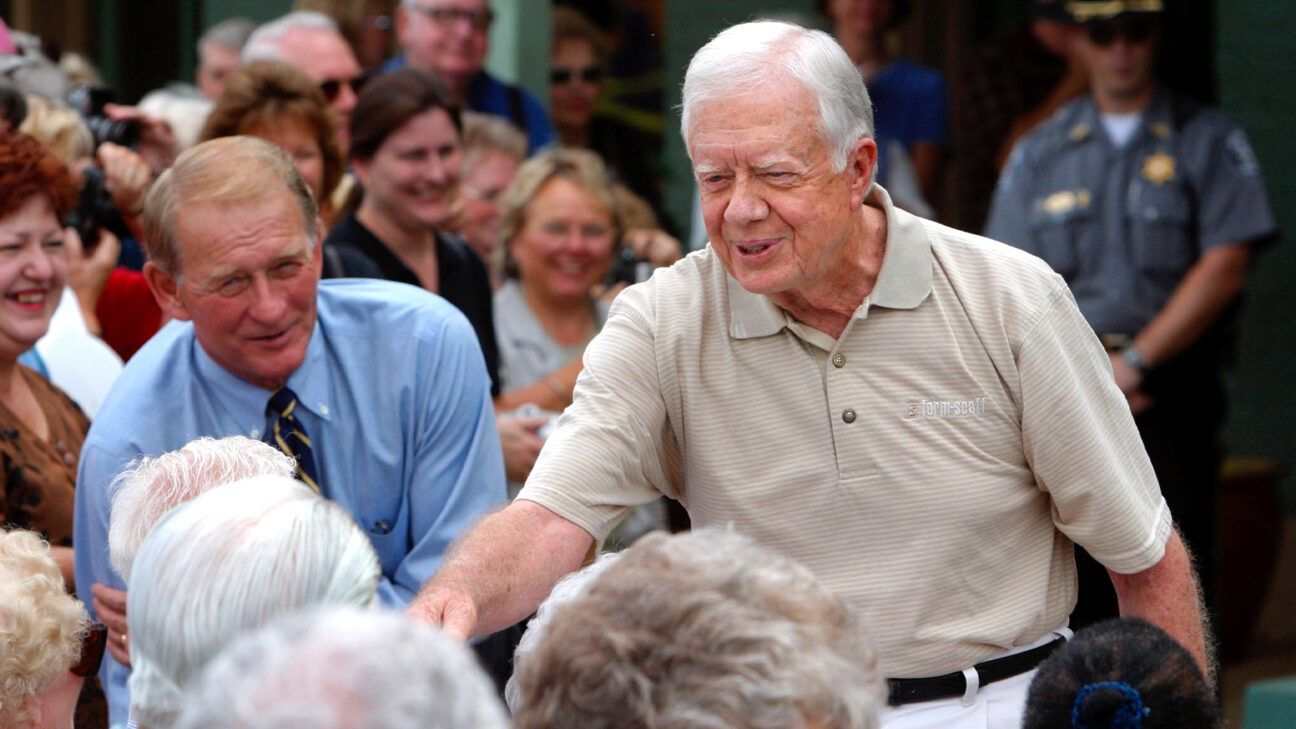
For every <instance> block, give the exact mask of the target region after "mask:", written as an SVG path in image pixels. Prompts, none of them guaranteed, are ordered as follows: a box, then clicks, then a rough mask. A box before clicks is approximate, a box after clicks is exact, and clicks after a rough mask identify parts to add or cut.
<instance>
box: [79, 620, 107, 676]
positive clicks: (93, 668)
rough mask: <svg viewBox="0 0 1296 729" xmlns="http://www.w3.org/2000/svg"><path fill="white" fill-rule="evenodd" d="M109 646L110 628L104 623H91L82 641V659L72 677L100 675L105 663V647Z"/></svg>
mask: <svg viewBox="0 0 1296 729" xmlns="http://www.w3.org/2000/svg"><path fill="white" fill-rule="evenodd" d="M107 645H108V626H107V625H104V624H103V623H91V624H90V627H89V628H87V629H86V634H85V637H84V638H82V639H81V658H79V659H77V662H76V664H74V665H73V666H72V668H71V671H72V675H74V676H80V677H81V678H88V677H90V676H93V675H95V674H96V673H99V664H100V663H103V654H104V647H105V646H107Z"/></svg>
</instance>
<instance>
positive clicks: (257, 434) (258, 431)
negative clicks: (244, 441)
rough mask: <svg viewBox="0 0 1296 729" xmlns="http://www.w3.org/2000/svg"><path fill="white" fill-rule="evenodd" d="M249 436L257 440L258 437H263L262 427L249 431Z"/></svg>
mask: <svg viewBox="0 0 1296 729" xmlns="http://www.w3.org/2000/svg"><path fill="white" fill-rule="evenodd" d="M248 437H249V438H251V439H253V440H256V439H257V438H260V437H261V429H260V428H253V429H252V430H250V431H248Z"/></svg>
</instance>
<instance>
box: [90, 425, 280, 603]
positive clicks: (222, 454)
mask: <svg viewBox="0 0 1296 729" xmlns="http://www.w3.org/2000/svg"><path fill="white" fill-rule="evenodd" d="M296 469H297V462H296V461H294V460H293V459H292V457H291V456H287V455H284V454H283V453H282V452H281V451H279V449H277V448H272V447H270V446H269V445H266V444H265V443H262V442H261V441H257V440H252V439H251V438H246V437H244V436H241V435H233V436H230V437H228V438H220V439H216V438H205V437H204V438H197V439H195V440H191V441H189V442H188V443H186V444H185V445H184V447H182V448H179V449H177V450H174V451H171V452H169V453H163V454H162V455H160V456H158V457H157V458H150V457H148V456H140V457H139V458H136V459H135V460H133V461H131V462H130V463H129V464H127V465H126V467H125V468H123V469H122V470H121V472H119V473H118V474H117V475H116V476H115V477H114V478H113V481H112V485H111V486H110V487H109V488H108V492H109V493H110V494H112V495H113V497H112V515H111V516H110V518H109V521H108V556H109V557H110V558H111V560H112V566H113V569H114V570H116V571H117V574H119V575H121V577H122V579H123V580H125V581H126V582H127V583H129V582H130V575H131V564H132V563H133V562H134V561H135V554H136V553H137V552H138V551H139V548H140V544H141V543H143V541H144V537H146V536H148V533H149V531H151V530H152V529H153V526H154V525H155V524H157V522H158V520H159V519H161V518H162V516H163V515H164V514H166V513H167V512H168V511H170V510H172V509H174V508H175V507H177V506H179V505H181V504H183V503H185V502H186V501H191V500H193V499H194V498H197V496H198V495H199V494H203V493H206V492H207V491H210V490H211V489H214V488H216V487H217V486H221V485H223V484H227V483H233V482H235V481H241V480H243V479H245V478H252V477H253V476H280V477H283V478H292V477H293V474H294V473H295V472H296Z"/></svg>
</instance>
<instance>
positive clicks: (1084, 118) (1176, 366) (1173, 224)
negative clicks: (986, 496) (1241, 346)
mask: <svg viewBox="0 0 1296 729" xmlns="http://www.w3.org/2000/svg"><path fill="white" fill-rule="evenodd" d="M1068 9H1069V10H1070V12H1071V13H1072V15H1073V17H1074V19H1075V20H1076V21H1077V22H1078V23H1080V24H1081V25H1082V27H1083V29H1084V33H1083V37H1082V38H1081V40H1080V42H1079V51H1080V57H1081V59H1082V61H1083V63H1084V66H1085V69H1086V70H1087V72H1088V74H1089V80H1090V92H1089V93H1088V94H1087V95H1085V96H1084V97H1082V98H1080V99H1077V100H1076V101H1074V102H1072V103H1071V104H1068V105H1067V106H1065V107H1063V108H1062V109H1060V110H1059V111H1058V113H1057V114H1056V115H1054V116H1053V117H1052V118H1051V119H1050V120H1049V121H1048V122H1046V123H1045V124H1044V125H1042V126H1041V127H1039V128H1038V129H1036V130H1035V131H1034V132H1032V133H1031V134H1029V135H1027V136H1026V137H1024V138H1023V139H1022V140H1021V142H1020V143H1019V144H1018V145H1017V146H1016V148H1015V149H1014V151H1013V153H1012V155H1011V157H1010V158H1009V161H1008V165H1007V167H1006V169H1005V172H1004V175H1003V176H1002V177H1001V178H1000V181H999V185H998V189H997V190H996V192H995V198H994V203H993V205H992V206H991V211H990V219H989V222H988V224H987V231H986V234H987V235H988V236H989V237H992V238H995V239H997V240H1001V241H1004V242H1006V243H1009V244H1012V245H1016V246H1018V247H1020V248H1023V249H1025V250H1027V251H1029V252H1031V253H1034V254H1036V255H1038V256H1040V257H1042V258H1043V259H1044V260H1045V261H1047V262H1048V263H1049V264H1050V265H1051V266H1052V267H1053V268H1054V270H1056V271H1057V272H1058V273H1060V274H1061V275H1062V276H1063V277H1064V278H1065V279H1066V281H1067V283H1068V284H1069V285H1070V287H1071V290H1072V291H1073V292H1074V294H1075V297H1076V300H1077V302H1078V303H1079V305H1080V310H1081V312H1082V313H1083V314H1084V315H1085V318H1086V319H1087V320H1088V322H1089V324H1090V326H1092V327H1093V329H1094V331H1095V332H1097V333H1098V334H1099V335H1100V336H1101V337H1102V339H1103V341H1104V343H1105V344H1106V346H1107V348H1108V352H1109V356H1110V358H1111V365H1112V371H1113V374H1114V376H1115V378H1116V383H1117V385H1118V386H1119V387H1120V389H1121V391H1122V392H1123V393H1125V396H1126V399H1127V400H1128V402H1129V406H1130V409H1131V410H1132V411H1133V413H1134V415H1135V421H1136V423H1137V425H1138V428H1139V433H1140V435H1141V437H1142V439H1143V442H1144V445H1145V446H1146V448H1147V451H1148V455H1149V456H1150V457H1151V460H1152V464H1153V467H1154V468H1155V470H1156V473H1157V478H1158V480H1159V481H1160V483H1161V488H1162V491H1163V492H1164V494H1165V497H1166V501H1167V502H1168V503H1169V505H1170V509H1171V513H1172V514H1173V515H1174V518H1175V521H1176V523H1177V524H1178V525H1179V528H1180V530H1181V532H1182V533H1183V535H1184V539H1185V541H1186V542H1187V543H1188V546H1189V548H1191V549H1192V550H1193V551H1194V552H1195V554H1196V561H1197V565H1198V569H1199V570H1200V574H1201V584H1202V586H1203V588H1204V589H1205V590H1206V597H1207V599H1208V604H1209V598H1210V595H1211V593H1210V589H1211V584H1212V578H1213V574H1214V570H1213V566H1214V565H1213V562H1214V559H1215V545H1214V541H1215V539H1214V530H1215V523H1214V512H1215V508H1214V497H1215V484H1216V476H1217V473H1218V471H1219V466H1220V461H1221V452H1220V444H1219V438H1218V436H1219V429H1220V425H1221V423H1222V420H1223V415H1224V397H1223V386H1222V381H1221V368H1222V365H1223V364H1224V359H1225V356H1226V354H1227V351H1228V345H1229V334H1230V329H1231V324H1232V322H1233V319H1234V316H1233V314H1234V313H1235V308H1236V307H1235V304H1236V303H1237V299H1238V296H1239V294H1240V292H1241V289H1242V285H1243V282H1244V280H1245V276H1246V270H1247V265H1248V263H1249V262H1250V260H1251V258H1252V256H1253V255H1254V254H1255V252H1256V250H1257V249H1258V248H1259V247H1260V246H1261V244H1263V243H1264V242H1266V241H1268V240H1270V239H1272V238H1273V237H1274V235H1275V233H1276V226H1275V223H1274V217H1273V214H1272V212H1271V211H1270V208H1269V203H1268V199H1267V196H1266V193H1265V187H1264V181H1263V179H1262V178H1261V176H1260V168H1259V165H1258V164H1257V162H1256V158H1255V154H1254V153H1253V152H1252V150H1251V146H1250V144H1249V143H1248V142H1247V138H1246V135H1245V134H1244V133H1243V131H1242V130H1241V129H1240V128H1238V127H1237V126H1236V125H1235V124H1234V123H1233V122H1231V121H1230V120H1228V119H1227V118H1225V117H1224V116H1223V115H1222V114H1220V113H1219V112H1218V111H1216V110H1214V109H1209V108H1205V107H1202V106H1201V105H1199V104H1197V103H1195V102H1193V101H1191V100H1189V99H1186V98H1184V97H1182V96H1180V95H1178V94H1175V93H1173V92H1171V91H1169V90H1167V89H1165V88H1163V87H1161V86H1160V85H1159V84H1158V82H1157V80H1156V77H1155V75H1154V68H1153V66H1154V63H1155V56H1156V47H1157V41H1158V39H1159V35H1160V30H1161V13H1162V2H1161V0H1122V1H1117V2H1095V1H1079V0H1077V1H1074V2H1070V3H1068ZM1088 564H1089V565H1090V566H1091V569H1089V570H1086V569H1085V568H1084V567H1083V566H1082V568H1081V581H1080V604H1079V606H1078V607H1077V614H1076V615H1075V616H1074V617H1073V620H1072V627H1073V628H1074V627H1079V625H1077V624H1078V623H1087V622H1091V621H1093V620H1096V619H1099V618H1102V617H1107V616H1112V615H1115V601H1114V599H1113V598H1112V596H1111V593H1110V589H1109V588H1108V587H1106V586H1105V585H1104V584H1103V582H1102V577H1103V576H1102V572H1101V570H1100V569H1097V568H1096V566H1094V565H1093V563H1092V562H1090V563H1088ZM1087 572H1088V575H1086V573H1087ZM1087 577H1088V578H1089V579H1087Z"/></svg>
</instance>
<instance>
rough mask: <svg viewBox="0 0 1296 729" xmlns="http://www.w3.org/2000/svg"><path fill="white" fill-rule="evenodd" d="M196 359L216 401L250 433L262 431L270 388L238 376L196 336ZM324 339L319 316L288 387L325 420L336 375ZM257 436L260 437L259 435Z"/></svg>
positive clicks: (199, 371)
mask: <svg viewBox="0 0 1296 729" xmlns="http://www.w3.org/2000/svg"><path fill="white" fill-rule="evenodd" d="M193 348H194V358H195V360H196V361H197V368H198V374H199V375H200V377H201V381H202V382H204V383H206V385H207V386H208V387H209V388H211V390H212V391H213V392H215V393H219V396H218V397H213V398H212V400H213V401H215V402H218V403H220V404H221V407H223V408H224V409H225V411H226V414H227V415H228V416H229V417H230V418H232V419H233V421H234V422H236V423H240V424H242V427H244V428H246V429H247V430H248V432H249V433H251V432H254V431H255V432H258V433H259V432H260V429H261V428H262V427H264V425H265V412H266V403H268V402H269V401H270V391H269V390H267V389H265V388H263V387H260V386H258V385H254V384H252V383H251V382H248V381H247V380H245V379H243V378H241V377H239V376H238V375H235V374H234V373H232V372H230V371H229V370H227V369H225V368H224V367H222V366H221V365H220V364H218V363H217V362H216V360H214V359H212V358H211V356H210V355H208V354H207V351H206V350H204V349H203V347H202V345H201V344H199V343H198V339H197V337H196V336H195V337H194V341H193ZM324 350H325V346H324V338H323V337H322V336H321V335H320V323H319V318H318V317H317V318H316V320H315V329H314V331H313V332H312V333H311V339H310V344H308V345H307V347H306V359H305V360H304V361H303V362H302V366H301V367H298V368H297V371H296V372H293V373H292V375H290V376H289V377H288V383H287V384H288V387H290V388H292V391H293V392H294V393H296V394H297V402H298V404H299V405H300V406H302V407H304V408H306V409H307V410H309V411H310V412H311V413H313V414H315V415H316V416H318V417H319V418H321V419H322V420H329V419H330V417H329V416H330V414H331V413H332V409H331V408H330V407H329V402H328V393H329V392H331V391H332V375H331V373H330V372H329V368H328V367H326V366H325V365H324V357H325V351H324ZM255 437H260V436H259V435H258V436H255Z"/></svg>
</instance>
